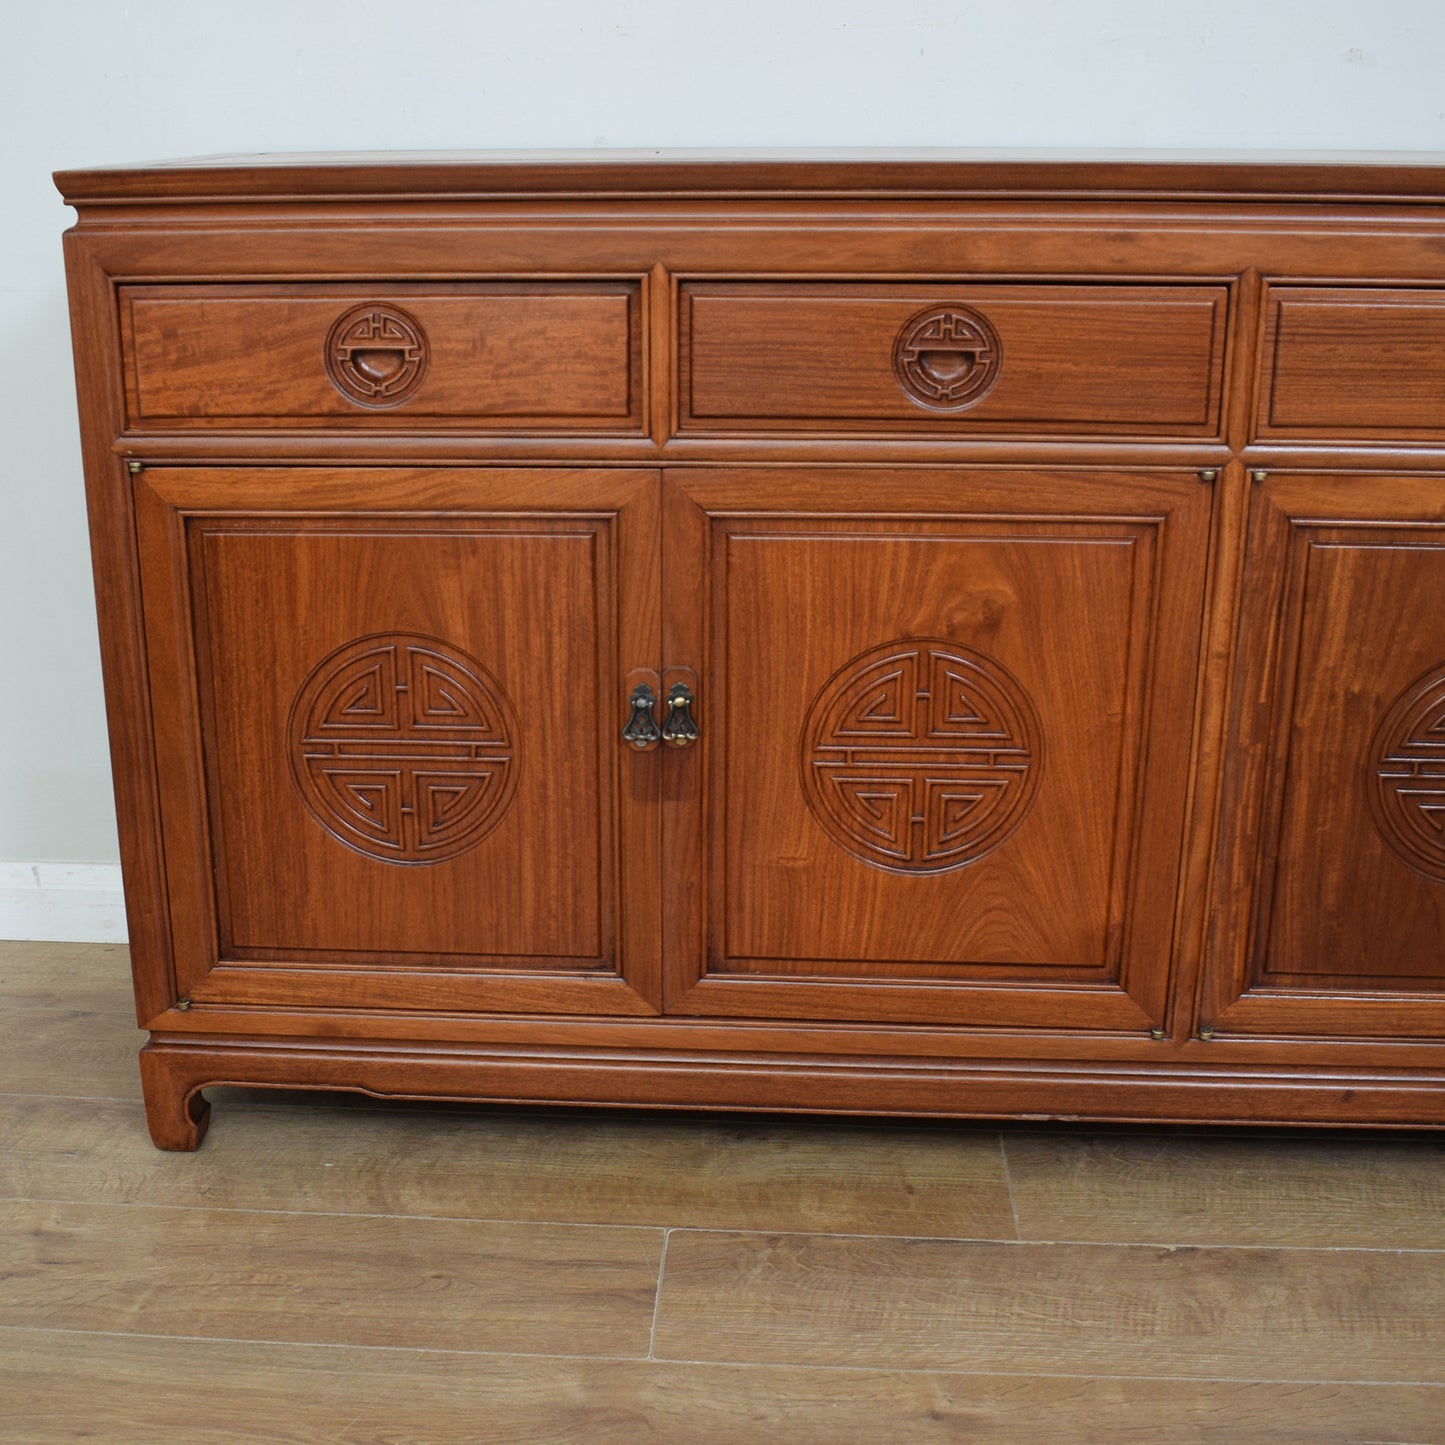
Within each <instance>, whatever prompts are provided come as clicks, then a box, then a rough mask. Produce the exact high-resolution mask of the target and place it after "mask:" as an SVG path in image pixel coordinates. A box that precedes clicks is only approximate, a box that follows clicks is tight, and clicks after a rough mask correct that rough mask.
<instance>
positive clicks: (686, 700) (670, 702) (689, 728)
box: [662, 682, 698, 748]
mask: <svg viewBox="0 0 1445 1445" xmlns="http://www.w3.org/2000/svg"><path fill="white" fill-rule="evenodd" d="M692 701H693V698H692V689H691V688H690V687H689V686H688V685H687V684H686V683H685V682H675V683H673V685H672V686H671V687H670V688H669V689H668V692H667V720H666V721H665V722H664V723H663V724H662V740H663V742H665V743H666V744H667V745H668V747H670V748H690V747H691V746H692V745H693V744H694V743H695V742H696V741H697V738H698V732H697V721H696V719H695V718H694V717H693V715H692Z"/></svg>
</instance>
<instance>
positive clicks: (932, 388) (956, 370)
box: [893, 306, 1003, 411]
mask: <svg viewBox="0 0 1445 1445" xmlns="http://www.w3.org/2000/svg"><path fill="white" fill-rule="evenodd" d="M1002 365H1003V347H1002V345H1001V344H1000V342H999V339H998V333H997V332H996V331H995V330H994V329H993V327H992V326H991V325H989V322H988V318H987V317H985V316H983V315H981V314H980V313H979V312H977V311H974V310H972V309H971V308H969V307H967V306H931V307H929V309H928V310H927V311H920V312H919V313H918V314H917V315H916V316H913V317H911V318H910V319H909V321H908V323H907V324H906V325H905V326H904V328H903V330H902V331H900V332H899V333H898V340H897V341H896V342H894V344H893V370H894V372H895V374H896V375H897V377H898V384H899V386H901V387H902V388H903V390H904V391H905V392H907V393H908V395H909V396H910V397H911V398H912V399H913V400H914V401H916V402H917V403H918V404H919V406H926V407H928V408H930V409H931V410H933V411H963V410H965V409H966V408H967V407H970V406H976V405H977V404H978V403H979V402H981V401H982V400H983V399H984V397H986V396H987V395H988V393H989V392H990V391H991V390H992V389H993V385H994V383H995V382H996V381H997V380H998V375H999V368H1000V367H1001V366H1002Z"/></svg>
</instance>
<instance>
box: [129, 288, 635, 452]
mask: <svg viewBox="0 0 1445 1445" xmlns="http://www.w3.org/2000/svg"><path fill="white" fill-rule="evenodd" d="M638 295H639V287H638V284H637V283H635V282H628V281H602V282H593V283H587V282H568V283H565V284H563V283H558V284H545V283H531V282H493V283H466V284H454V285H446V284H432V285H416V286H404V285H387V286H380V285H378V286H374V287H364V288H362V287H356V286H322V285H315V284H298V285H292V286H259V285H258V286H129V287H125V288H123V289H122V292H121V337H122V345H123V347H124V352H125V358H124V359H125V383H126V409H127V416H128V418H129V422H130V425H131V427H132V428H141V429H147V430H158V429H160V430H172V429H187V428H206V427H213V428H220V427H238V426H239V427H246V428H248V429H251V428H267V429H274V428H313V427H347V428H349V427H380V428H384V429H395V428H398V427H400V428H411V427H415V426H427V427H436V426H466V427H469V428H476V427H495V428H500V429H510V430H521V429H538V428H541V429H547V430H553V429H567V428H571V429H578V430H586V431H637V430H640V428H641V404H640V398H641V393H642V386H641V375H640V371H641V345H640V335H639V326H638V316H639V306H638Z"/></svg>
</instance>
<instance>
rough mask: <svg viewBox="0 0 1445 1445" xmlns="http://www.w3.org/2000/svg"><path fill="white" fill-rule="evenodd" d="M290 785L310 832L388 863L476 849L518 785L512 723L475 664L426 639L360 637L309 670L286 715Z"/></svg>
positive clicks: (507, 706) (499, 694)
mask: <svg viewBox="0 0 1445 1445" xmlns="http://www.w3.org/2000/svg"><path fill="white" fill-rule="evenodd" d="M290 731H291V737H290V742H291V748H290V758H291V774H292V777H293V778H294V779H295V782H296V787H297V790H298V791H299V792H300V794H301V797H302V798H303V799H304V800H305V802H306V805H307V807H308V808H309V809H310V810H311V813H312V815H313V816H314V817H315V819H316V821H317V822H318V823H320V824H321V826H322V827H323V828H325V829H326V831H327V832H328V833H330V834H331V835H332V836H333V837H334V838H337V839H338V840H339V841H341V842H342V843H345V844H346V845H347V847H349V848H354V849H356V851H357V852H359V853H365V854H366V855H367V856H368V857H371V858H379V859H381V860H383V861H384V862H387V863H436V862H440V861H441V860H443V859H446V858H455V857H456V856H457V855H458V854H459V853H463V852H465V851H466V850H467V849H468V848H472V847H475V846H476V844H478V843H480V842H481V841H482V839H483V838H485V837H486V836H487V834H488V833H490V832H491V831H492V829H493V828H495V827H496V826H497V824H498V823H499V822H501V820H502V816H503V814H504V813H505V812H506V811H507V806H508V804H509V803H510V802H511V801H512V796H513V794H514V793H515V791H516V786H517V760H516V755H515V751H514V749H515V740H516V736H517V725H516V718H515V715H514V714H513V711H512V705H511V703H510V702H509V701H508V700H507V696H506V694H505V693H504V692H503V691H502V689H501V687H500V686H499V684H498V683H497V681H496V679H495V678H493V677H492V676H491V675H490V674H489V673H488V672H487V671H486V669H485V668H483V667H482V665H481V664H480V663H478V662H477V661H475V660H474V659H473V658H470V657H468V656H467V655H466V654H465V653H464V652H461V651H460V650H459V649H457V648H455V647H452V646H450V645H449V644H448V643H445V642H438V641H437V640H436V639H434V638H429V637H416V636H412V635H410V634H405V633H384V634H379V635H376V636H372V637H363V638H358V639H357V640H356V641H355V642H349V643H347V644H346V645H345V646H344V647H339V648H337V649H336V651H334V652H331V653H329V654H328V655H327V656H326V657H324V658H322V659H321V661H320V662H319V663H317V664H316V666H315V667H314V668H313V669H312V671H311V674H310V676H308V677H307V679H306V681H305V682H304V683H303V684H302V686H301V690H300V691H299V692H298V693H297V696H296V701H295V703H294V704H293V706H292V708H291V720H290Z"/></svg>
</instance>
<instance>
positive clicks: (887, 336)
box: [680, 282, 1229, 438]
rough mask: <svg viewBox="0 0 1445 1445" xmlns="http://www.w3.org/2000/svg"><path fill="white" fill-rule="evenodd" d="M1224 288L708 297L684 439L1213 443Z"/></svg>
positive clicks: (692, 312) (691, 322)
mask: <svg viewBox="0 0 1445 1445" xmlns="http://www.w3.org/2000/svg"><path fill="white" fill-rule="evenodd" d="M1228 299H1229V293H1228V289H1227V288H1226V287H1224V286H1143V285H1140V286H1082V285H1080V286H1072V285H962V286H939V285H928V286H923V285H855V284H847V285H843V284H827V283H783V282H773V283H747V282H738V283H722V282H714V283H704V282H696V283H692V284H689V285H686V286H684V287H683V292H682V301H683V304H682V338H681V361H682V375H683V384H682V405H681V418H680V423H681V428H682V430H684V431H697V432H703V431H707V432H719V431H738V430H750V431H786V432H799V431H815V432H839V431H874V432H878V431H887V432H900V431H901V432H921V433H953V434H959V433H962V434H967V435H988V434H990V433H995V434H997V433H1002V434H1005V435H1008V434H1013V433H1017V432H1022V431H1028V432H1033V433H1038V432H1046V433H1059V434H1069V435H1094V434H1100V433H1110V434H1118V433H1121V432H1124V433H1131V434H1148V435H1169V436H1182V437H1191V438H1194V437H1211V436H1215V435H1217V434H1218V432H1219V426H1220V384H1221V378H1222V373H1223V362H1224V340H1225V332H1226V318H1227V312H1228Z"/></svg>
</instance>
